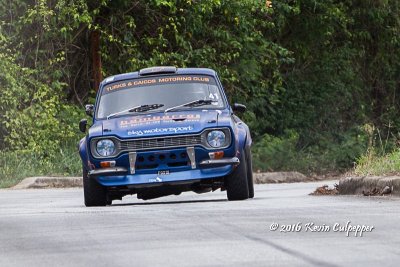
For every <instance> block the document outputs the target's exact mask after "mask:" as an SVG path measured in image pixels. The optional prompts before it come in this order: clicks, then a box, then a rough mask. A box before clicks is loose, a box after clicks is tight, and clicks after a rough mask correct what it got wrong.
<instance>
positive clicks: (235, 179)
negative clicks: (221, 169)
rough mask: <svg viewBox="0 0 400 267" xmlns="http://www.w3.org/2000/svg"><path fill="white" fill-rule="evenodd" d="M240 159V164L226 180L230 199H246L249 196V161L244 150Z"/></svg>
mask: <svg viewBox="0 0 400 267" xmlns="http://www.w3.org/2000/svg"><path fill="white" fill-rule="evenodd" d="M239 160H240V164H239V166H237V167H236V169H235V170H234V171H233V172H232V173H231V174H230V175H228V176H227V177H226V180H225V183H226V194H227V197H228V200H245V199H248V198H249V188H248V182H247V168H246V165H247V162H246V157H245V154H244V153H243V152H242V153H241V154H240V157H239Z"/></svg>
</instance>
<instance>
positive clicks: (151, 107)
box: [107, 104, 164, 120]
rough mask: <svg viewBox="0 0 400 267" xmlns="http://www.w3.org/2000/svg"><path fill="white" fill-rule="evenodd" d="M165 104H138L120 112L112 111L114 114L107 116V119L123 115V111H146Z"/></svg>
mask: <svg viewBox="0 0 400 267" xmlns="http://www.w3.org/2000/svg"><path fill="white" fill-rule="evenodd" d="M163 106H164V104H150V105H140V106H136V107H133V108H130V109H125V110H122V111H119V112H115V113H112V114H110V115H108V116H107V120H108V119H110V118H112V117H115V116H117V115H121V114H123V113H126V112H145V111H149V110H153V109H158V108H161V107H163Z"/></svg>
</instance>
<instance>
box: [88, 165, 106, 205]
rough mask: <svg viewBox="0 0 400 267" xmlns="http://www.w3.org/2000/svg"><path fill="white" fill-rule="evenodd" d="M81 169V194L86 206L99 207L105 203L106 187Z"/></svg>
mask: <svg viewBox="0 0 400 267" xmlns="http://www.w3.org/2000/svg"><path fill="white" fill-rule="evenodd" d="M82 169H83V194H84V198H85V206H86V207H99V206H106V205H107V191H106V188H105V187H104V186H102V185H100V184H99V183H98V182H97V181H96V180H95V179H92V178H90V177H89V176H88V173H87V171H86V169H85V168H82Z"/></svg>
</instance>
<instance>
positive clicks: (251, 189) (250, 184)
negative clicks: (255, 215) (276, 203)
mask: <svg viewBox="0 0 400 267" xmlns="http://www.w3.org/2000/svg"><path fill="white" fill-rule="evenodd" d="M246 161H247V183H248V188H249V198H253V197H254V182H253V162H252V158H251V150H250V148H249V149H248V151H247V153H246Z"/></svg>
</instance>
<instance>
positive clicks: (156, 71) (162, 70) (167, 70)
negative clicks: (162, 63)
mask: <svg viewBox="0 0 400 267" xmlns="http://www.w3.org/2000/svg"><path fill="white" fill-rule="evenodd" d="M176 71H177V68H176V67H172V66H166V67H151V68H145V69H141V70H140V71H139V75H140V76H146V75H153V74H162V73H176Z"/></svg>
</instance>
